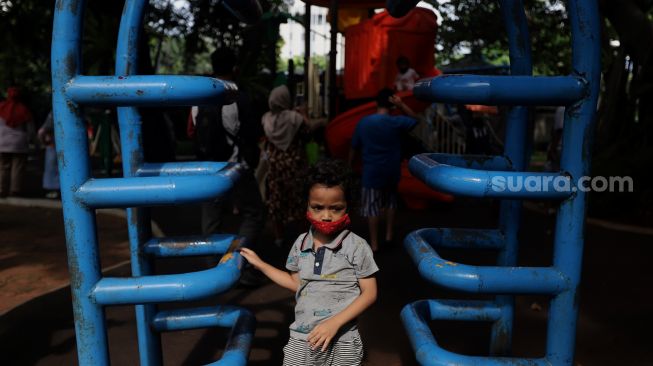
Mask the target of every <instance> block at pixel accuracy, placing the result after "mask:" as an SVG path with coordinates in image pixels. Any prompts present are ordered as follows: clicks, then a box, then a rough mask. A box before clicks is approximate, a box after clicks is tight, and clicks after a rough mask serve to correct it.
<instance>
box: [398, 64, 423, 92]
mask: <svg viewBox="0 0 653 366" xmlns="http://www.w3.org/2000/svg"><path fill="white" fill-rule="evenodd" d="M397 69H398V70H399V71H398V72H397V76H396V77H395V89H396V90H397V91H408V90H413V87H415V82H416V81H417V80H419V74H418V73H417V71H415V70H414V69H412V68H411V67H410V61H409V60H408V57H405V56H399V57H398V58H397Z"/></svg>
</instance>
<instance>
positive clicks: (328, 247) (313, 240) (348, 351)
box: [241, 161, 379, 366]
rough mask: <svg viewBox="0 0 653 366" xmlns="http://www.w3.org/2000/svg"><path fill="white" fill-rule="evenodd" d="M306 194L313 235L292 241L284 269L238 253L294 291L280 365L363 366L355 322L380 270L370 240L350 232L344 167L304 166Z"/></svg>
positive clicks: (253, 255)
mask: <svg viewBox="0 0 653 366" xmlns="http://www.w3.org/2000/svg"><path fill="white" fill-rule="evenodd" d="M306 183H307V184H306V186H305V193H306V196H307V197H308V207H307V212H306V218H307V219H308V221H309V222H310V223H311V228H310V230H309V231H308V232H307V233H305V234H302V235H300V236H299V237H298V238H297V240H296V241H295V243H294V244H293V246H292V248H291V250H290V254H289V255H288V260H287V262H286V268H287V269H288V270H289V271H290V272H286V271H282V270H279V269H277V268H275V267H273V266H271V265H270V264H268V263H265V262H264V261H262V260H261V259H260V258H259V257H258V256H257V255H256V253H255V252H254V251H252V250H250V249H247V248H243V249H241V254H242V255H243V257H245V259H247V261H249V263H250V264H252V266H254V267H255V268H257V269H258V270H260V271H261V272H263V274H265V275H266V276H267V277H269V278H270V279H271V280H272V281H274V282H275V283H277V284H278V285H279V286H281V287H284V288H287V289H289V290H291V291H293V292H295V293H296V295H295V299H296V301H297V304H296V306H295V321H294V322H293V323H292V324H291V325H290V340H289V341H288V344H287V345H286V346H285V347H284V350H283V351H284V360H283V365H284V366H286V365H287V366H296V365H320V366H331V365H352V366H355V365H361V363H362V360H363V344H362V342H361V338H360V335H359V333H358V327H357V323H356V318H357V317H358V316H359V315H360V314H362V313H363V311H365V310H366V309H367V308H369V307H370V306H371V305H372V304H373V303H374V302H375V301H376V296H377V287H376V278H375V277H374V274H375V273H376V272H377V271H378V270H379V269H378V267H377V265H376V263H375V262H374V258H373V256H372V250H371V249H370V246H369V245H368V244H367V242H366V241H365V240H364V239H363V238H361V237H359V236H358V235H356V234H354V233H352V232H351V231H349V230H348V229H347V227H348V226H349V224H350V220H349V215H348V209H349V202H351V198H352V195H351V188H352V184H351V181H350V177H349V174H348V173H347V169H346V166H345V165H344V164H342V163H340V162H336V161H321V162H318V163H317V164H315V165H314V166H312V167H311V168H309V171H308V176H307V179H306Z"/></svg>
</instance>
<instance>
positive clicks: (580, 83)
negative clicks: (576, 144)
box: [413, 75, 588, 106]
mask: <svg viewBox="0 0 653 366" xmlns="http://www.w3.org/2000/svg"><path fill="white" fill-rule="evenodd" d="M413 93H414V94H415V96H416V97H417V98H418V99H424V100H428V101H431V102H445V103H458V104H459V103H471V104H486V105H516V106H525V105H551V106H560V105H571V104H574V103H576V102H578V101H580V100H581V99H583V98H584V97H585V96H586V95H587V93H588V89H587V82H586V81H585V80H584V79H582V78H580V77H578V76H486V75H442V76H437V77H434V78H430V79H423V80H419V81H418V82H417V83H416V84H415V88H414V89H413Z"/></svg>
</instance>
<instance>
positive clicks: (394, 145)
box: [349, 89, 417, 251]
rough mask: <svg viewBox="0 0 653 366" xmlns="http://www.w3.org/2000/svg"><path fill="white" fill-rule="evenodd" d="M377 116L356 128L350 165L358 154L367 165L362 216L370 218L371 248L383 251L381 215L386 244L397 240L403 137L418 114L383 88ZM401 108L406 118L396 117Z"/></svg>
mask: <svg viewBox="0 0 653 366" xmlns="http://www.w3.org/2000/svg"><path fill="white" fill-rule="evenodd" d="M376 103H377V112H376V114H373V115H370V116H366V117H363V119H361V120H360V122H358V125H356V130H355V131H354V136H353V137H352V140H351V151H350V154H349V162H350V164H351V163H352V162H353V160H354V157H355V156H356V154H357V153H360V154H361V158H362V162H363V176H362V190H361V216H363V217H367V218H368V223H369V229H370V246H371V247H372V250H373V251H377V250H378V249H379V240H378V229H379V221H380V217H381V214H382V213H383V211H385V216H386V231H385V240H386V242H392V240H393V239H394V238H393V236H394V232H393V226H394V215H395V209H396V207H397V185H398V184H399V178H400V177H401V140H402V136H403V135H404V134H405V133H407V132H408V131H410V130H411V129H412V128H413V127H415V125H417V120H416V117H417V116H416V115H415V112H413V110H412V109H410V107H408V106H407V105H406V104H405V103H404V102H403V101H402V100H401V98H400V97H399V96H396V95H394V93H393V91H392V90H390V89H383V90H381V92H379V94H378V96H377V100H376ZM394 107H397V108H399V110H401V111H402V112H403V113H404V114H405V116H401V115H399V116H392V115H390V110H391V109H392V108H394Z"/></svg>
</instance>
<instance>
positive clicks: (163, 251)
mask: <svg viewBox="0 0 653 366" xmlns="http://www.w3.org/2000/svg"><path fill="white" fill-rule="evenodd" d="M236 240H242V239H239V238H237V237H236V236H235V235H229V234H214V235H208V236H185V237H172V238H152V239H150V240H148V241H147V242H146V243H145V246H144V247H143V252H144V253H146V254H149V255H153V256H155V257H161V258H164V257H189V256H201V255H220V254H224V253H226V252H227V249H228V248H229V247H230V246H231V245H232V244H233V243H234V241H236Z"/></svg>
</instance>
